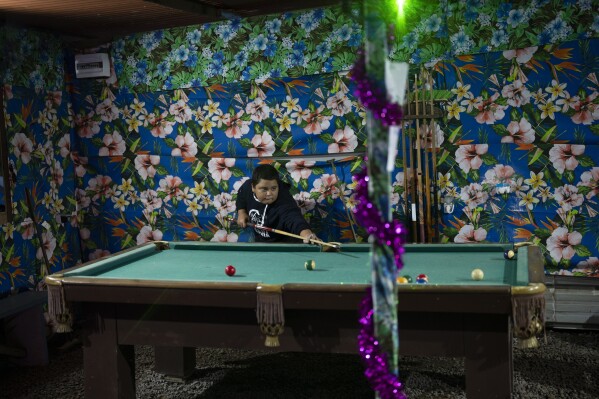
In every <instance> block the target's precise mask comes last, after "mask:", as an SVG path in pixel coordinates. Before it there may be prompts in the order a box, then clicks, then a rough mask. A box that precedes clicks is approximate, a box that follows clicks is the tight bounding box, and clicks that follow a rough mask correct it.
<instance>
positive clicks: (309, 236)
mask: <svg viewBox="0 0 599 399" xmlns="http://www.w3.org/2000/svg"><path fill="white" fill-rule="evenodd" d="M300 236H302V238H303V239H304V244H314V243H313V242H311V241H310V240H315V239H317V238H318V237H316V234H314V233H312V230H302V231H301V232H300Z"/></svg>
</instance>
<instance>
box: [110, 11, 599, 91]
mask: <svg viewBox="0 0 599 399" xmlns="http://www.w3.org/2000/svg"><path fill="white" fill-rule="evenodd" d="M598 8H599V0H578V1H573V0H568V1H563V0H552V1H548V0H540V1H532V2H531V1H516V2H505V1H502V0H491V1H489V0H488V1H481V0H469V1H410V2H406V12H405V21H406V23H405V25H406V26H405V28H404V29H403V30H401V32H402V33H401V34H398V35H396V40H395V42H394V43H393V44H392V45H391V48H390V58H391V59H394V60H399V61H409V62H410V63H412V64H420V63H429V62H432V63H434V62H437V61H439V60H443V59H450V58H452V57H454V56H456V55H462V54H475V53H486V52H490V51H497V50H507V49H514V48H523V47H528V46H533V45H545V44H552V43H561V42H564V41H570V40H578V39H588V38H592V37H597V36H598V35H599V16H598V15H597V13H596V12H595V13H594V12H593V11H592V10H594V9H595V10H596V9H598ZM360 14H361V13H360V9H359V5H358V4H357V3H356V4H354V5H353V7H352V8H351V10H350V11H349V12H348V13H345V12H344V11H343V10H342V8H341V7H330V8H324V9H314V10H308V11H303V12H296V13H285V14H281V15H269V16H263V17H257V18H250V19H233V20H227V21H223V22H217V23H211V24H204V25H193V26H188V27H184V28H176V29H171V30H168V31H154V32H147V33H140V34H136V35H131V36H129V37H126V38H123V39H122V40H118V41H115V42H114V43H111V54H112V57H113V63H114V69H115V79H113V80H112V81H111V83H113V84H114V87H113V91H114V90H117V89H119V90H124V91H131V92H153V91H160V90H171V89H180V88H189V87H205V86H212V85H216V84H224V83H231V82H244V81H256V82H258V83H262V82H264V81H265V80H266V79H269V78H274V79H278V78H282V77H298V76H309V75H315V74H321V73H324V74H326V73H332V72H342V71H348V70H349V69H351V66H352V65H353V63H354V62H355V59H356V54H357V50H358V49H359V48H360V46H361V45H362V42H363V33H362V24H361V20H360Z"/></svg>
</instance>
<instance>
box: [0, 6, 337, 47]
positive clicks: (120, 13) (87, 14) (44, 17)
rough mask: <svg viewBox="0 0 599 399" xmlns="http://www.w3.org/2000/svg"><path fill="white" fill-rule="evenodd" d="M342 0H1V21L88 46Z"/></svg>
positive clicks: (77, 45)
mask: <svg viewBox="0 0 599 399" xmlns="http://www.w3.org/2000/svg"><path fill="white" fill-rule="evenodd" d="M341 3H342V0H249V1H248V0H220V1H211V0H102V1H85V0H0V15H1V20H0V21H1V22H3V23H5V24H8V25H14V26H19V27H25V28H31V29H36V30H41V31H46V32H51V33H55V34H58V35H60V36H61V37H62V38H63V39H64V40H65V41H66V42H67V43H69V44H71V45H72V46H75V47H93V46H96V45H99V44H103V43H107V42H109V41H111V40H112V39H114V38H120V37H123V36H126V35H129V34H131V33H138V32H147V31H152V30H157V29H166V28H173V27H177V26H186V25H196V24H203V23H207V22H214V21H220V20H225V19H226V18H231V17H232V16H239V17H252V16H257V15H267V14H275V13H281V12H286V11H296V10H301V9H309V8H316V7H324V6H329V5H334V4H341Z"/></svg>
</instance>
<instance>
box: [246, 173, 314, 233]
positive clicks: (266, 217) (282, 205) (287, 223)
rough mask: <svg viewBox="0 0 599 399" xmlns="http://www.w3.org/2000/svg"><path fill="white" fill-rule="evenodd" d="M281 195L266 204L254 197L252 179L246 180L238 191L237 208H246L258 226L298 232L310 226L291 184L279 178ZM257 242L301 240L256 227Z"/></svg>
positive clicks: (251, 219)
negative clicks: (294, 195)
mask: <svg viewBox="0 0 599 399" xmlns="http://www.w3.org/2000/svg"><path fill="white" fill-rule="evenodd" d="M278 183H279V195H278V197H277V200H276V201H275V202H273V203H272V204H270V205H265V204H263V203H261V202H259V201H258V200H256V197H254V193H253V192H252V181H251V180H246V181H245V182H244V183H243V184H242V185H241V187H240V188H239V191H238V193H237V201H236V206H237V209H238V210H239V209H245V210H246V211H247V213H248V215H249V218H250V222H251V223H254V224H256V225H258V226H265V227H270V228H272V229H277V230H282V231H285V232H288V233H292V234H297V235H299V233H300V232H301V231H302V230H306V229H309V228H310V225H309V224H308V222H306V219H304V216H303V215H302V212H301V210H300V208H299V207H298V206H297V203H296V202H295V200H294V199H293V196H292V195H291V193H290V192H289V185H288V184H287V183H284V182H282V181H280V180H279V182H278ZM254 236H255V240H256V241H257V242H301V241H300V240H298V239H295V238H293V237H289V236H286V235H282V234H277V233H273V232H271V231H266V230H263V229H259V228H254Z"/></svg>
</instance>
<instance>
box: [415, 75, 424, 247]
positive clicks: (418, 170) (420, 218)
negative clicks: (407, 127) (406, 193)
mask: <svg viewBox="0 0 599 399" xmlns="http://www.w3.org/2000/svg"><path fill="white" fill-rule="evenodd" d="M414 85H415V90H414V95H415V98H414V101H415V102H416V179H417V180H416V185H417V187H416V192H417V196H418V227H419V229H418V231H419V232H420V240H419V242H420V243H424V242H425V236H424V199H423V198H422V197H423V190H422V156H421V154H420V151H421V148H420V137H421V136H420V118H419V112H420V106H419V100H418V75H417V74H416V75H414Z"/></svg>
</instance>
